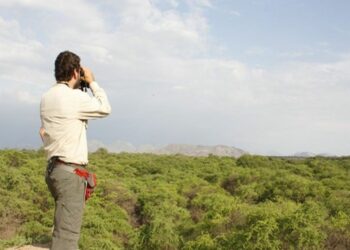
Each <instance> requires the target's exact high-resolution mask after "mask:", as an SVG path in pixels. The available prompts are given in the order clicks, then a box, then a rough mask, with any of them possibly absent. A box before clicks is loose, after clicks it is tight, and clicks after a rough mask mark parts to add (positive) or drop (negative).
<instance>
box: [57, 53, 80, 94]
mask: <svg viewBox="0 0 350 250" xmlns="http://www.w3.org/2000/svg"><path fill="white" fill-rule="evenodd" d="M55 78H56V81H66V82H73V84H74V88H75V87H77V86H78V84H79V82H80V57H79V56H78V55H76V54H74V53H73V52H70V51H63V52H61V53H59V54H58V56H57V58H56V60H55Z"/></svg>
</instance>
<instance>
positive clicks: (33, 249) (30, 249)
mask: <svg viewBox="0 0 350 250" xmlns="http://www.w3.org/2000/svg"><path fill="white" fill-rule="evenodd" d="M48 249H49V248H48V246H29V245H28V246H22V247H12V248H7V249H6V250H48Z"/></svg>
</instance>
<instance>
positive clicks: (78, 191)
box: [45, 163, 86, 250]
mask: <svg viewBox="0 0 350 250" xmlns="http://www.w3.org/2000/svg"><path fill="white" fill-rule="evenodd" d="M60 164H62V163H57V164H56V166H55V167H54V169H53V171H52V172H51V174H50V175H49V176H48V174H47V173H46V176H45V181H46V184H47V186H48V188H49V190H50V192H51V194H52V196H53V198H54V199H55V215H54V229H53V233H52V243H51V247H50V249H51V250H76V249H78V241H79V237H80V228H81V224H82V217H83V211H84V205H85V185H86V184H85V180H84V179H83V178H81V177H80V176H78V175H76V174H74V173H70V172H68V171H66V170H64V169H62V168H60V166H58V165H60ZM64 165H65V164H64ZM66 166H67V165H66Z"/></svg>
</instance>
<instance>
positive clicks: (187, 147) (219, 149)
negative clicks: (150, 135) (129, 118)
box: [88, 140, 337, 157]
mask: <svg viewBox="0 0 350 250" xmlns="http://www.w3.org/2000/svg"><path fill="white" fill-rule="evenodd" d="M88 148H89V152H94V151H96V150H97V149H98V148H105V149H107V150H108V151H109V152H115V153H119V152H130V153H153V154H183V155H191V156H208V155H209V154H213V155H218V156H232V157H240V156H241V155H244V154H252V153H250V152H248V151H245V150H243V149H240V148H237V147H233V146H227V145H214V146H208V145H193V144H167V145H161V146H156V145H151V144H143V145H140V146H135V145H133V144H132V143H130V142H125V141H115V142H113V143H112V144H109V145H106V144H104V143H102V142H100V141H97V140H89V144H88ZM264 155H266V156H281V157H314V156H324V157H337V155H333V154H328V153H322V154H315V153H312V152H297V153H295V154H290V155H284V154H281V153H279V152H276V151H271V152H270V153H268V154H264Z"/></svg>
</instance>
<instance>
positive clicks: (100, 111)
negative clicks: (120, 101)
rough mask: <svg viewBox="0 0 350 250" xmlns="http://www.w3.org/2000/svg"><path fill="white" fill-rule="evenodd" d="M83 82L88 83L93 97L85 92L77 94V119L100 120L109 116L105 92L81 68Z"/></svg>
mask: <svg viewBox="0 0 350 250" xmlns="http://www.w3.org/2000/svg"><path fill="white" fill-rule="evenodd" d="M83 70H84V73H85V80H86V81H87V82H88V83H89V87H90V89H91V92H92V94H93V96H92V97H91V96H89V95H88V94H87V93H85V92H78V93H79V95H78V96H79V100H78V101H79V104H78V117H79V119H81V120H87V119H96V118H102V117H105V116H107V115H109V114H110V113H111V111H112V108H111V105H110V104H109V101H108V98H107V95H106V92H105V91H104V90H103V89H102V88H101V87H100V86H99V84H98V83H97V82H96V81H95V77H94V75H93V74H92V72H91V71H90V70H89V69H88V68H85V67H83Z"/></svg>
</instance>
